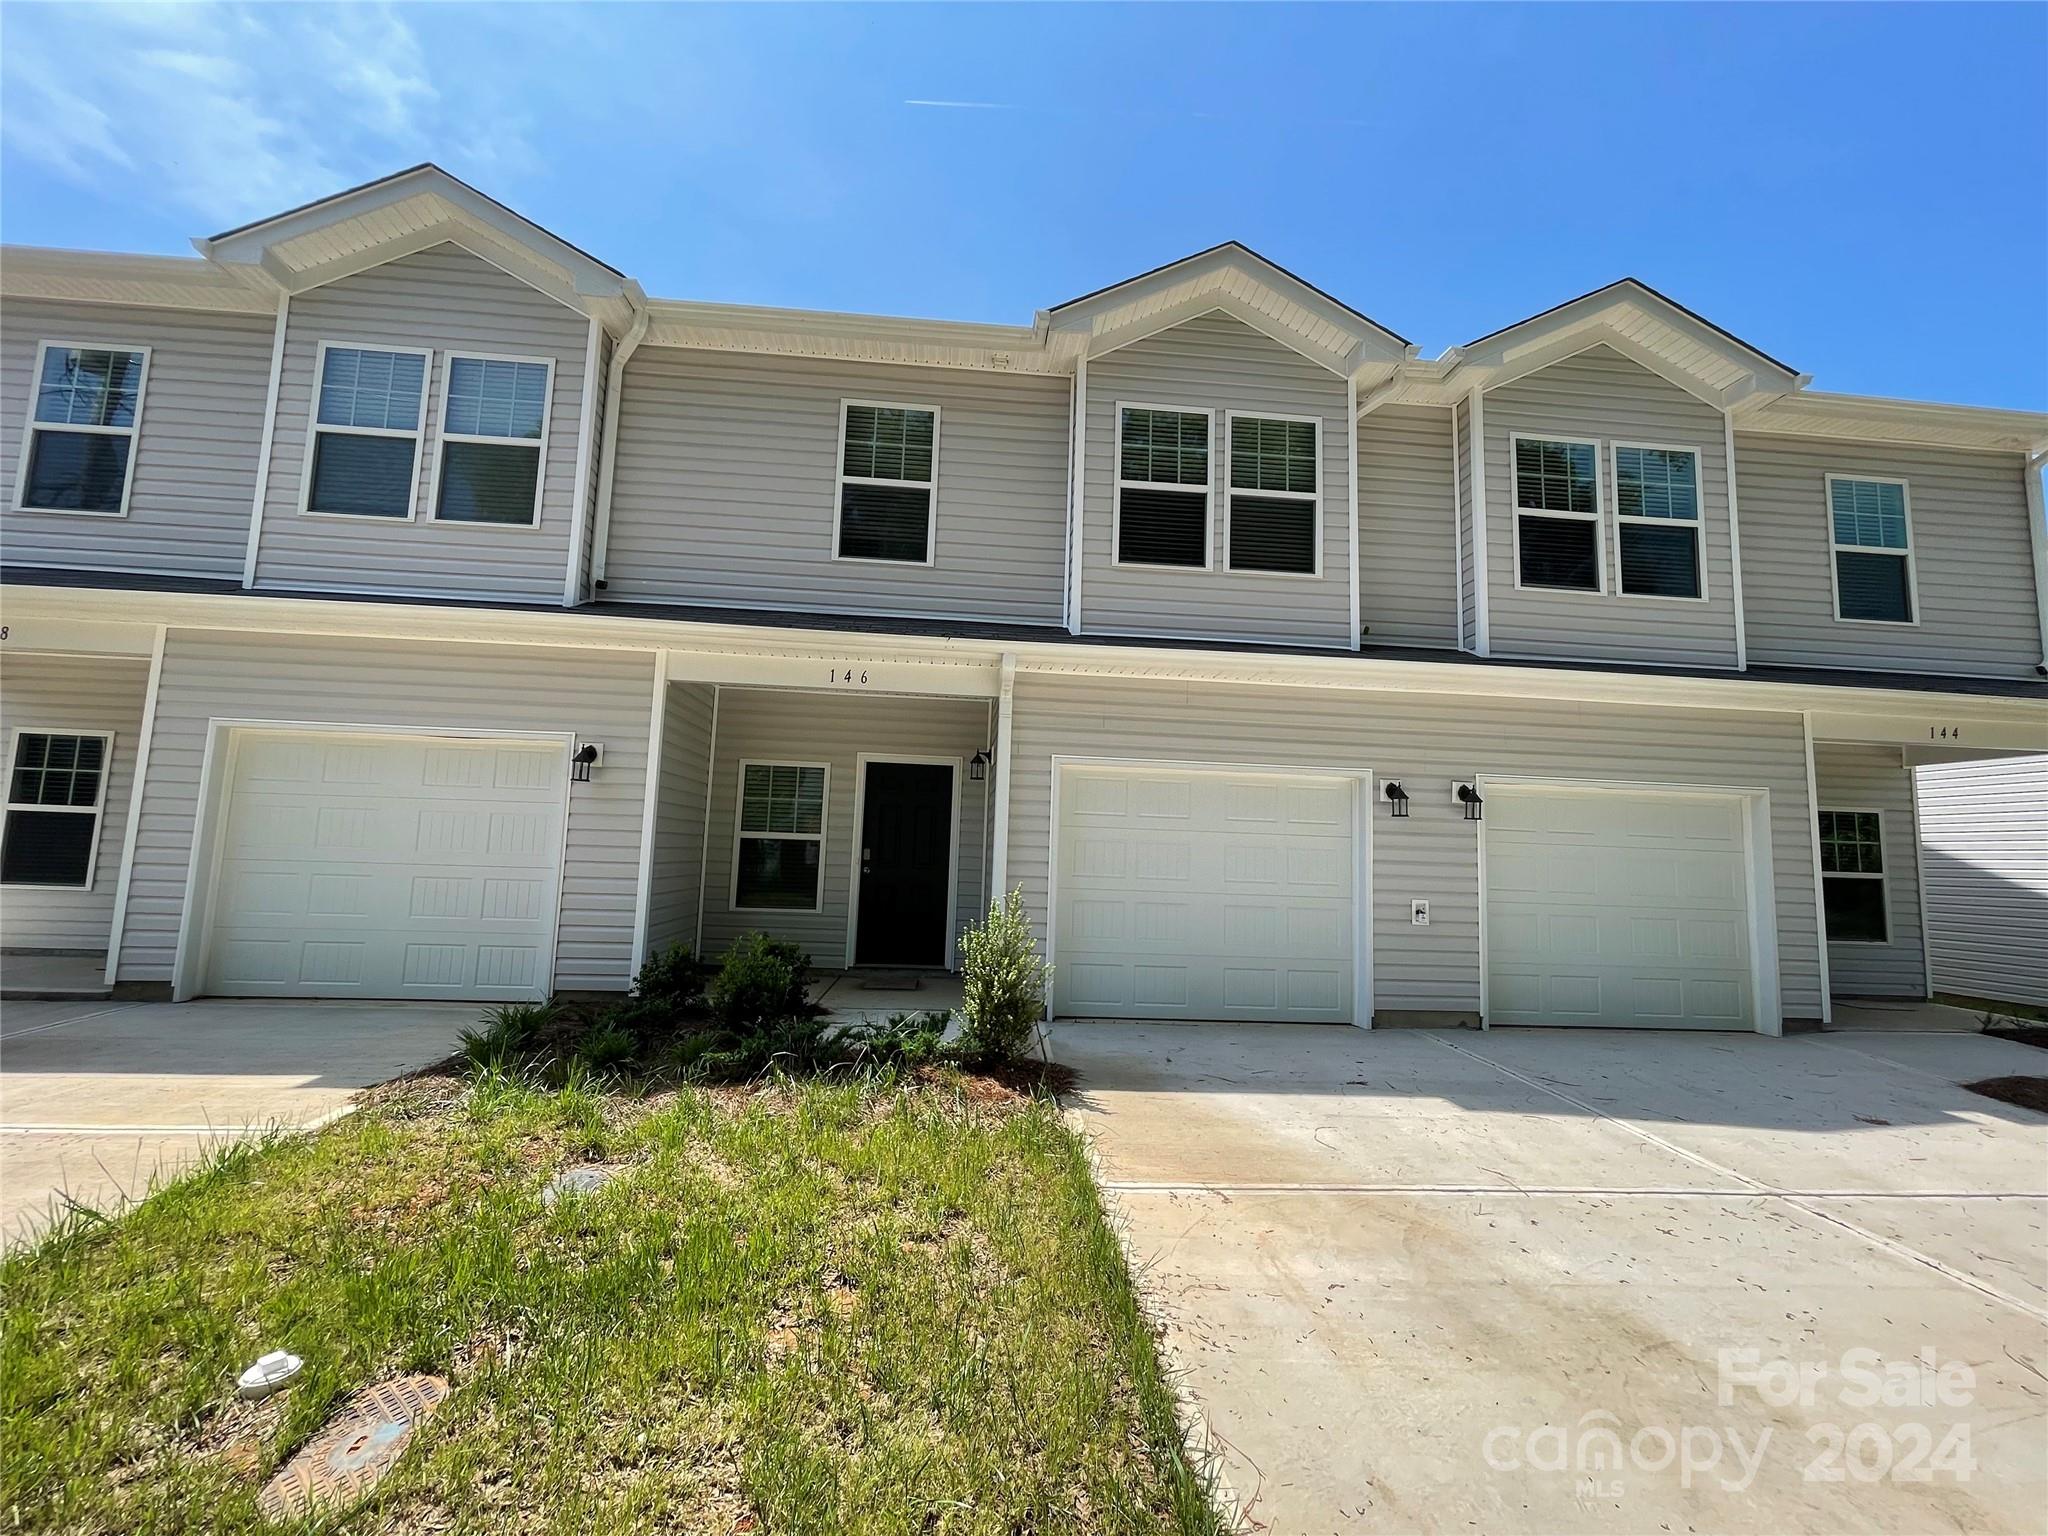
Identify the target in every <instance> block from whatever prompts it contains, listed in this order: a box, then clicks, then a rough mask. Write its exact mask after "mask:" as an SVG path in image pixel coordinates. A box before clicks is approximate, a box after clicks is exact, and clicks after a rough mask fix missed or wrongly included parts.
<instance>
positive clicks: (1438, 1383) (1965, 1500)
mask: <svg viewBox="0 0 2048 1536" xmlns="http://www.w3.org/2000/svg"><path fill="white" fill-rule="evenodd" d="M1053 1054H1054V1056H1055V1057H1056V1059H1059V1060H1061V1061H1064V1062H1067V1063H1069V1064H1071V1065H1072V1066H1074V1067H1075V1068H1077V1069H1078V1070H1079V1071H1080V1072H1081V1074H1082V1082H1081V1090H1080V1097H1079V1103H1078V1107H1077V1109H1076V1117H1077V1119H1078V1121H1079V1123H1080V1124H1081V1125H1082V1127H1083V1128H1084V1129H1085V1131H1086V1132H1087V1134H1089V1135H1090V1137H1091V1138H1092V1139H1093V1141H1094V1144H1095V1147H1096V1150H1097V1153H1098V1156H1099V1159H1100V1164H1101V1170H1102V1176H1103V1178H1104V1181H1105V1183H1106V1186H1107V1189H1108V1194H1109V1198H1110V1200H1111V1202H1112V1204H1113V1205H1114V1207H1115V1209H1116V1212H1117V1214H1118V1215H1119V1217H1120V1219H1121V1220H1122V1221H1123V1222H1124V1223H1125V1224H1126V1241H1127V1244H1128V1246H1129V1249H1130V1251H1131V1254H1132V1257H1133V1260H1134V1263H1135V1265H1136V1266H1137V1267H1138V1268H1139V1269H1140V1271H1141V1273H1142V1280H1141V1283H1142V1285H1143V1287H1144V1289H1145V1291H1146V1293H1147V1295H1148V1297H1149V1298H1150V1299H1151V1301H1152V1302H1153V1303H1154V1304H1155V1305H1156V1306H1157V1307H1158V1309H1159V1311H1160V1314H1161V1315H1162V1317H1163V1318H1164V1320H1165V1323H1166V1343H1167V1348H1168V1351H1169V1355H1170V1359H1171V1362H1172V1364H1174V1365H1175V1366H1176V1367H1177V1368H1178V1369H1180V1370H1181V1371H1182V1372H1183V1373H1184V1377H1183V1379H1184V1382H1185V1386H1186V1390H1187V1391H1188V1393H1189V1394H1190V1396H1191V1397H1192V1399H1193V1401H1194V1402H1195V1404H1196V1405H1197V1406H1198V1409H1199V1412H1200V1414H1201V1416H1202V1418H1203V1420H1204V1421H1205V1423H1206V1425H1207V1427H1208V1430H1209V1432H1210V1433H1211V1434H1212V1435H1213V1438H1214V1444H1215V1445H1216V1446H1217V1447H1218V1448H1219V1450H1220V1452H1221V1455H1222V1464H1223V1467H1224V1470H1225V1473H1226V1476H1227V1478H1228V1480H1229V1482H1230V1485H1231V1487H1232V1488H1233V1489H1234V1491H1235V1493H1236V1494H1237V1495H1238V1497H1239V1498H1240V1499H1241V1500H1242V1501H1243V1503H1244V1505H1245V1506H1246V1507H1247V1509H1248V1511H1249V1514H1250V1516H1251V1518H1252V1519H1253V1520H1254V1521H1255V1522H1258V1523H1259V1524H1260V1525H1262V1526H1263V1527H1264V1528H1267V1529H1271V1530H1275V1531H1284V1532H1336V1531H1345V1532H1350V1531H1438V1530H1442V1531H1452V1530H1455V1531H1485V1532H1489V1533H1501V1536H1505V1533H1514V1532H1557V1533H1567V1532H1569V1533H1578V1532H1594V1531H1609V1532H1639V1531H1654V1530H1685V1531H1710V1532H1821V1531H1827V1532H1838V1531H1848V1530H1885V1531H1901V1532H1905V1531H1913V1532H1918V1531H1934V1530H1944V1531H1947V1530H1967V1531H1973V1532H1993V1531H2025V1532H2037V1531H2040V1530H2041V1529H2042V1528H2043V1527H2042V1519H2043V1513H2042V1512H2043V1511H2044V1510H2048V1117H2043V1116H2040V1115H2036V1114H2032V1113H2030V1112H2028V1111H2025V1110H2020V1109H2014V1108H2011V1107H2008V1106H2006V1105H2003V1104H2000V1103H1997V1102H1995V1101H1992V1100H1989V1099H1985V1098H1981V1097H1979V1096H1977V1095H1974V1094H1971V1093H1968V1092H1966V1091H1964V1090H1963V1089H1962V1088H1961V1087H1959V1086H1958V1084H1959V1083H1961V1082H1963V1081H1969V1080H1974V1079H1977V1078H1982V1077H1990V1076H1998V1075H2005V1074H2048V1052H2042V1051H2039V1050H2034V1049H2030V1048H2028V1047H2025V1046H2021V1045H2016V1044H2013V1043H2010V1042H2006V1041H1998V1040H1988V1039H1984V1038H1981V1037H1977V1036H1965V1035H1950V1034H1939V1033H1906V1032H1899V1033H1854V1032H1842V1033H1830V1034H1821V1035H1807V1036H1798V1037H1791V1038H1787V1039H1782V1040H1771V1039H1766V1038H1762V1037H1757V1036H1734V1035H1656V1034H1649V1033H1633V1032H1624V1031H1566V1030H1512V1031H1509V1030H1503V1031H1498V1032H1495V1033H1491V1034H1479V1033H1476V1032H1469V1031H1444V1032H1414V1031H1386V1032H1379V1033H1372V1034H1368V1033H1365V1032H1362V1031H1356V1030H1348V1029H1339V1028H1322V1029H1316V1028H1302V1027H1289V1026H1266V1027H1256V1026H1253V1027H1236V1026H1221V1025H1183V1026H1145V1025H1132V1024H1125V1025H1115V1024H1102V1025H1065V1024H1063V1025H1058V1026H1055V1028H1054V1030H1053ZM1858 1350H1866V1351H1871V1352H1873V1353H1871V1354H1869V1355H1857V1354H1855V1353H1853V1352H1854V1351H1858ZM1922 1350H1926V1351H1928V1352H1930V1353H1929V1358H1930V1359H1931V1360H1932V1361H1933V1363H1934V1364H1935V1365H1936V1366H1944V1365H1947V1366H1953V1367H1954V1368H1955V1369H1954V1370H1953V1371H1951V1373H1950V1375H1949V1377H1948V1378H1947V1379H1946V1382H1945V1384H1941V1385H1940V1386H1939V1390H1938V1391H1937V1384H1936V1383H1934V1382H1929V1381H1923V1380H1922V1379H1921V1378H1920V1377H1919V1376H1918V1374H1917V1371H1918V1360H1919V1355H1920V1352H1921V1351H1922ZM1776 1362H1789V1363H1790V1364H1789V1367H1787V1369H1789V1370H1791V1371H1794V1372H1804V1373H1806V1376H1807V1377H1808V1378H1810V1385H1809V1387H1808V1389H1807V1390H1806V1391H1805V1393H1804V1395H1803V1396H1802V1395H1801V1393H1800V1392H1799V1391H1798V1390H1797V1389H1795V1390H1793V1391H1791V1392H1789V1393H1781V1392H1778V1391H1776V1390H1775V1387H1776V1385H1777V1382H1776V1381H1775V1380H1767V1381H1766V1382H1765V1383H1764V1386H1763V1387H1762V1388H1761V1389H1760V1388H1759V1386H1758V1385H1757V1384H1755V1383H1754V1382H1753V1381H1752V1380H1750V1379H1749V1378H1750V1376H1752V1375H1754V1374H1755V1372H1757V1371H1759V1370H1764V1369H1765V1368H1768V1367H1771V1366H1772V1365H1773V1364H1774V1363H1776ZM1880 1362H1881V1364H1880ZM1893 1364H1896V1365H1898V1366H1899V1368H1900V1369H1901V1370H1902V1371H1904V1372H1906V1375H1905V1377H1904V1378H1903V1380H1904V1385H1903V1386H1901V1387H1900V1388H1899V1389H1898V1391H1897V1393H1896V1394H1895V1396H1894V1399H1893V1400H1892V1401H1890V1402H1886V1401H1882V1400H1879V1401H1874V1402H1865V1401H1863V1400H1862V1392H1861V1389H1860V1381H1861V1378H1860V1377H1859V1376H1857V1375H1856V1374H1855V1373H1856V1372H1857V1371H1859V1370H1866V1371H1867V1370H1870V1369H1872V1368H1873V1367H1875V1368H1878V1369H1883V1367H1884V1366H1889V1365H1893ZM1964 1373H1966V1374H1964ZM1864 1426H1873V1427H1870V1428H1865V1427H1864ZM1923 1435H1924V1437H1925V1438H1924V1442H1923ZM1616 1437H1618V1439H1617V1438H1616ZM1667 1437H1668V1438H1667ZM1845 1446H1846V1447H1849V1448H1853V1450H1854V1452H1855V1454H1856V1455H1857V1456H1858V1457H1860V1458H1861V1459H1860V1460H1859V1461H1858V1462H1857V1463H1856V1464H1855V1466H1854V1467H1853V1468H1852V1467H1850V1466H1849V1464H1848V1463H1847V1462H1846V1461H1845V1460H1844V1459H1843V1458H1844V1455H1845V1454H1846V1452H1845ZM1944 1447H1946V1453H1944V1450H1943V1448H1944ZM1667 1448H1669V1450H1670V1453H1669V1454H1666V1452H1667ZM1872 1468H1875V1469H1876V1470H1875V1471H1874V1472H1873V1471H1871V1470H1870V1469H1872ZM1831 1472H1832V1473H1834V1474H1837V1475H1838V1477H1839V1480H1836V1481H1829V1480H1827V1478H1828V1475H1829V1474H1830V1473H1831ZM1921 1476H1924V1477H1925V1480H1924V1481H1922V1480H1918V1478H1920V1477H1921Z"/></svg>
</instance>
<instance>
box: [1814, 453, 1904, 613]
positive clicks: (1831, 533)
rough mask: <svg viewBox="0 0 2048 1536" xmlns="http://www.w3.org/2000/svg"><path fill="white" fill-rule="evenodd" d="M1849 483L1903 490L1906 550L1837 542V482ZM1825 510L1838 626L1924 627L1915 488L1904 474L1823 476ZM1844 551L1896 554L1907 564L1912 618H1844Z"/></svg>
mask: <svg viewBox="0 0 2048 1536" xmlns="http://www.w3.org/2000/svg"><path fill="white" fill-rule="evenodd" d="M1837 480H1846V481H1850V482H1852V483H1861V484H1864V485H1896V486H1897V487H1898V488H1899V507H1900V510H1901V512H1902V513H1903V514H1904V517H1905V521H1906V547H1905V548H1904V549H1887V548H1885V547H1884V546H1882V545H1878V544H1839V543H1837V542H1836V541H1835V482H1836V481H1837ZM1821 511H1822V513H1823V514H1824V515H1825V516H1826V518H1827V520H1828V591H1829V592H1830V593H1832V594H1833V596H1834V605H1835V606H1834V618H1835V622H1836V623H1837V624H1882V625H1884V626H1886V627H1887V628H1890V629H1918V628H1919V627H1920V574H1919V558H1918V556H1916V555H1915V554H1914V552H1913V489H1912V487H1911V486H1910V485H1909V484H1908V483H1907V481H1906V480H1905V478H1904V477H1903V476H1900V475H1857V474H1836V473H1834V472H1833V471H1828V472H1826V473H1824V474H1823V475H1822V476H1821ZM1843 550H1848V551H1850V552H1851V553H1853V554H1863V555H1893V556H1898V557H1902V558H1903V559H1904V560H1905V562H1906V606H1907V607H1908V608H1909V609H1910V610H1911V617H1909V618H1904V619H1849V618H1844V617H1843V616H1842V576H1841V569H1840V562H1839V561H1838V560H1837V559H1836V558H1835V557H1836V556H1837V555H1839V554H1840V553H1841V552H1842V551H1843Z"/></svg>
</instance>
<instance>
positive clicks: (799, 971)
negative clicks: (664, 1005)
mask: <svg viewBox="0 0 2048 1536" xmlns="http://www.w3.org/2000/svg"><path fill="white" fill-rule="evenodd" d="M810 975H811V959H810V956H808V955H806V954H805V953H804V952H803V951H802V950H801V949H799V948H797V946H796V945H794V944H792V943H790V942H789V941H788V940H787V939H771V938H769V937H768V935H766V934H765V933H748V934H742V935H741V936H740V937H739V938H738V939H737V940H735V941H734V943H733V946H732V948H731V949H729V950H727V951H726V953H725V963H724V964H723V965H721V966H720V967H719V969H718V974H717V975H716V976H715V977H713V978H712V981H711V988H710V994H709V996H710V1002H711V1012H712V1014H713V1016H714V1017H715V1018H716V1019H717V1021H718V1022H719V1024H720V1025H722V1026H723V1027H724V1028H725V1029H726V1030H728V1031H730V1032H732V1033H734V1034H760V1033H764V1032H768V1031H771V1030H773V1029H774V1028H775V1027H776V1026H780V1025H783V1024H787V1023H790V1022H792V1021H795V1020H807V1019H809V1018H810V1017H811V1015H812V1013H813V1011H814V1010H813V1009H812V1007H811V1002H810V998H809V997H808V996H807V995H806V992H807V989H808V987H809V983H810Z"/></svg>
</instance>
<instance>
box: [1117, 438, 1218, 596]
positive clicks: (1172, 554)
mask: <svg viewBox="0 0 2048 1536" xmlns="http://www.w3.org/2000/svg"><path fill="white" fill-rule="evenodd" d="M1116 435H1117V449H1116V459H1117V470H1116V562H1115V563H1116V564H1118V565H1167V566H1183V567H1191V568H1194V569H1198V570H1207V569H1208V568H1209V564H1210V553H1209V526H1210V523H1209V484H1210V481H1209V413H1208V412H1207V411H1176V410H1172V409H1169V408H1166V407H1161V406H1147V405H1119V406H1118V407H1117V433H1116Z"/></svg>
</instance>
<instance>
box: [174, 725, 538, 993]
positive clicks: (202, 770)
mask: <svg viewBox="0 0 2048 1536" xmlns="http://www.w3.org/2000/svg"><path fill="white" fill-rule="evenodd" d="M251 735H257V736H262V735H274V736H324V735H334V736H358V737H363V736H372V737H374V736H382V737H387V738H403V739H408V740H410V739H413V738H417V737H427V738H429V739H435V740H442V741H492V742H520V741H527V742H537V743H545V744H547V745H551V746H558V747H560V748H561V749H562V759H561V775H562V795H561V801H560V815H561V818H562V825H561V837H560V839H559V842H558V844H557V846H556V849H555V865H554V870H555V910H554V916H553V918H552V919H551V921H550V922H549V924H548V953H547V963H546V965H545V966H544V967H543V969H542V973H541V979H540V986H539V990H538V994H537V995H538V996H539V997H541V998H545V997H547V996H549V995H550V994H551V993H552V992H553V991H554V987H555V967H556V963H557V959H558V956H559V951H560V947H561V932H562V895H563V887H564V880H565V873H566V870H567V867H568V858H569V782H570V781H569V761H568V760H569V754H570V753H572V752H573V751H575V749H576V736H575V733H574V732H573V731H520V730H491V729H485V728H471V727H467V726H465V727H462V728H461V729H454V730H451V729H449V728H448V727H445V726H438V725H381V724H363V723H357V722H354V721H342V720H252V719H245V718H241V717H227V716H215V717H214V718H212V719H210V720H208V721H207V722H206V747H205V750H204V752H203V753H202V755H201V757H200V763H199V786H198V792H197V794H196V796H195V798H194V800H193V806H194V810H193V821H192V851H191V854H190V856H189V857H188V859H187V861H186V865H185V889H184V895H183V898H182V900H181V902H180V905H179V910H178V940H177V947H176V949H175V951H174V952H173V955H172V960H171V1000H172V1001H173V1002H180V1003H182V1002H184V1001H186V1000H187V999H189V998H191V997H193V996H194V995H195V994H197V993H198V992H199V990H200V988H201V986H202V984H203V983H204V981H205V978H206V973H207V962H208V960H209V958H210V950H211V947H212V942H213V913H212V897H213V893H214V891H215V889H216V888H217V886H218V885H219V874H220V860H221V851H222V845H223V842H224V840H223V839H222V838H221V836H220V833H221V831H222V830H223V829H224V828H226V826H227V825H228V821H229V817H230V815H231V814H232V811H233V794H232V790H233V788H234V777H235V776H234V754H235V752H236V751H237V750H239V743H240V740H241V738H242V737H244V736H251ZM223 739H225V740H226V742H227V749H226V750H225V751H223V750H222V749H221V742H222V741H223ZM202 867H203V868H204V869H205V871H206V880H205V883H204V886H203V888H202V885H201V882H200V871H201V869H202Z"/></svg>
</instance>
